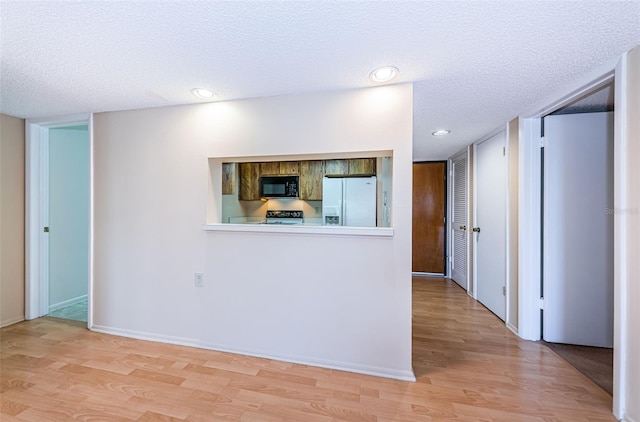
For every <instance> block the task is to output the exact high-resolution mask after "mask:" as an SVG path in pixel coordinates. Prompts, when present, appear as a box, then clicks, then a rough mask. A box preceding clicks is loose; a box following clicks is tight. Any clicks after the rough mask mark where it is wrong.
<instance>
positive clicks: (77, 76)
mask: <svg viewBox="0 0 640 422" xmlns="http://www.w3.org/2000/svg"><path fill="white" fill-rule="evenodd" d="M637 44H640V0H636V1H605V0H598V1H579V2H578V1H557V0H553V1H513V0H506V1H465V0H459V1H411V2H404V1H392V2H338V1H306V2H297V1H296V2H294V1H285V2H280V1H278V2H275V1H261V2H246V1H230V2H223V1H205V2H201V1H120V2H112V1H91V2H75V1H74V2H71V1H69V2H60V1H45V2H36V1H17V2H13V1H5V0H0V59H1V67H0V71H1V75H0V76H1V80H0V82H1V83H0V94H1V95H0V111H1V112H2V113H5V114H9V115H13V116H17V117H22V118H35V117H46V116H53V115H62V114H71V113H80V112H100V111H108V110H124V109H134V108H144V107H160V106H167V105H174V104H188V103H196V102H198V100H197V99H196V98H195V97H193V96H192V95H191V93H190V89H191V88H193V87H206V88H210V89H212V90H213V91H215V92H216V93H217V94H218V99H219V100H231V99H240V98H251V97H262V96H272V95H281V94H294V93H302V92H314V91H326V90H336V89H349V88H361V87H368V86H371V85H372V83H371V82H370V81H369V79H368V74H369V72H370V71H371V70H372V69H373V68H375V67H377V66H381V65H387V64H391V65H394V66H396V67H397V68H398V69H400V75H399V77H398V78H397V79H396V80H395V82H398V83H403V82H414V83H415V85H414V87H415V88H414V103H415V104H414V159H416V160H422V159H442V158H446V157H448V156H449V155H451V154H452V153H453V152H456V151H457V150H459V149H460V148H461V147H463V146H464V145H466V144H468V143H470V142H473V141H475V140H477V139H478V138H479V137H482V136H483V135H485V134H487V133H488V132H490V131H492V130H493V129H495V128H496V127H498V126H499V125H500V124H501V123H504V122H505V121H507V120H508V119H511V118H513V117H514V116H517V115H518V114H521V113H523V112H525V111H527V110H528V109H529V108H531V107H533V106H534V105H538V103H539V102H540V101H542V100H543V99H545V98H546V97H548V95H550V94H551V93H553V92H555V91H557V90H558V89H560V88H561V87H563V86H565V85H566V84H567V83H569V82H571V81H574V80H576V78H579V77H581V76H583V75H586V74H588V73H589V72H590V71H592V70H593V69H595V68H597V67H599V66H600V65H602V64H603V63H605V62H607V61H609V60H611V59H613V58H615V57H617V56H619V55H620V54H621V53H623V52H624V51H626V50H628V49H630V48H632V47H633V46H635V45H637ZM440 127H445V128H449V129H451V130H452V133H451V135H449V136H447V137H444V138H443V139H440V138H434V137H433V136H431V132H432V131H433V130H435V129H436V128H440Z"/></svg>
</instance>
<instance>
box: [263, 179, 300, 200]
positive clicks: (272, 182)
mask: <svg viewBox="0 0 640 422" xmlns="http://www.w3.org/2000/svg"><path fill="white" fill-rule="evenodd" d="M298 185H299V177H298V176H263V177H261V178H260V196H262V197H263V198H297V197H298Z"/></svg>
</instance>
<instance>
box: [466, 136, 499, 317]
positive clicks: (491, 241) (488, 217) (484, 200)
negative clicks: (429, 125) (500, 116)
mask: <svg viewBox="0 0 640 422" xmlns="http://www.w3.org/2000/svg"><path fill="white" fill-rule="evenodd" d="M505 140H506V132H500V133H499V134H497V135H496V136H494V137H492V138H490V139H488V140H486V141H484V142H482V143H481V144H478V145H476V146H475V154H474V157H475V162H474V174H475V179H474V183H475V219H474V222H475V223H474V228H473V230H474V232H473V237H474V239H475V247H474V256H475V258H474V267H475V275H474V280H475V283H476V290H475V291H476V298H477V299H478V300H479V301H480V302H481V303H482V304H483V305H484V306H486V307H487V308H488V309H489V310H490V311H491V312H493V313H494V314H496V315H497V316H498V317H499V318H500V319H502V320H503V321H504V318H505V311H506V301H505V298H506V296H505V290H504V289H505V286H506V228H507V217H506V206H507V205H506V204H507V157H506V156H505Z"/></svg>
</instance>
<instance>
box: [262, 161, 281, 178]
mask: <svg viewBox="0 0 640 422" xmlns="http://www.w3.org/2000/svg"><path fill="white" fill-rule="evenodd" d="M278 174H280V162H279V161H270V162H267V163H260V176H276V175H278Z"/></svg>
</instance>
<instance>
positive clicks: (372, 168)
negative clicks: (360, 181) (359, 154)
mask: <svg viewBox="0 0 640 422" xmlns="http://www.w3.org/2000/svg"><path fill="white" fill-rule="evenodd" d="M349 175H352V176H355V175H358V176H375V175H376V159H375V158H354V159H350V160H349Z"/></svg>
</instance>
